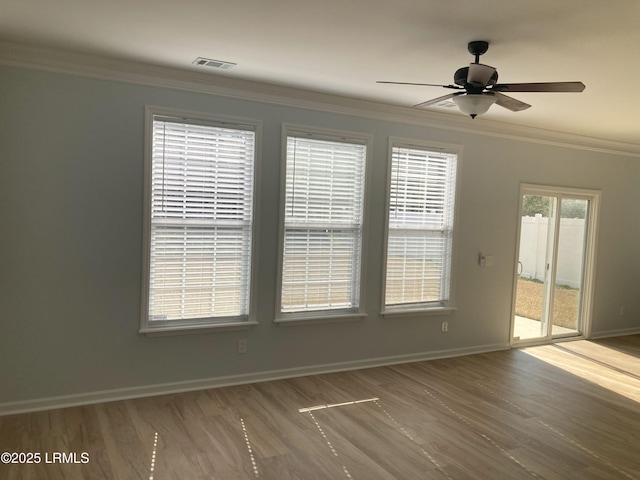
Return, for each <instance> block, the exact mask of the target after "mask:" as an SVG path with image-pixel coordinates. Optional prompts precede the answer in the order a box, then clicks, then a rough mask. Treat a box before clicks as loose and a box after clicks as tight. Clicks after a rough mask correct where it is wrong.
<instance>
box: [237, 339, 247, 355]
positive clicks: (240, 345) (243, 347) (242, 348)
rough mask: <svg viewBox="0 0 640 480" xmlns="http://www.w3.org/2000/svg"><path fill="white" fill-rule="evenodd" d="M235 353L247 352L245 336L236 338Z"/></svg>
mask: <svg viewBox="0 0 640 480" xmlns="http://www.w3.org/2000/svg"><path fill="white" fill-rule="evenodd" d="M237 353H247V340H246V339H245V338H243V339H240V340H238V348H237Z"/></svg>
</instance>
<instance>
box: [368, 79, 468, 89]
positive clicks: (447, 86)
mask: <svg viewBox="0 0 640 480" xmlns="http://www.w3.org/2000/svg"><path fill="white" fill-rule="evenodd" d="M376 83H387V84H391V85H418V86H420V87H442V88H454V89H456V90H462V87H458V86H456V85H439V84H435V83H410V82H383V81H381V80H378V81H377V82H376Z"/></svg>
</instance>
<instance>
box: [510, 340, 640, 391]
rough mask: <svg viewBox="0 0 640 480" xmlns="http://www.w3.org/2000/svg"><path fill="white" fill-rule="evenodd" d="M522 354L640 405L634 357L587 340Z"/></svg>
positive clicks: (639, 375)
mask: <svg viewBox="0 0 640 480" xmlns="http://www.w3.org/2000/svg"><path fill="white" fill-rule="evenodd" d="M521 351H522V352H524V353H526V354H527V355H531V356H532V357H535V358H537V359H538V360H541V361H543V362H545V363H548V364H550V365H553V366H554V367H558V368H560V369H562V370H564V371H565V372H568V373H571V374H572V375H576V376H578V377H580V378H582V379H584V380H587V381H589V382H591V383H594V384H596V385H599V386H601V387H603V388H606V389H608V390H610V391H612V392H615V393H617V394H619V395H622V396H624V397H626V398H628V399H630V400H633V401H635V402H639V403H640V371H638V370H640V368H639V367H638V363H640V362H639V361H638V358H637V357H634V356H633V355H629V354H626V353H623V352H620V351H618V350H614V349H611V348H607V347H604V346H602V345H597V344H595V343H592V342H589V341H586V340H579V341H576V342H567V343H562V344H555V345H543V346H536V347H529V348H523V349H522V350H521Z"/></svg>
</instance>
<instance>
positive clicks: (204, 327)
mask: <svg viewBox="0 0 640 480" xmlns="http://www.w3.org/2000/svg"><path fill="white" fill-rule="evenodd" d="M154 116H160V117H170V118H178V119H184V120H185V121H192V122H194V123H196V122H202V123H204V124H206V125H217V126H225V127H231V128H233V127H245V129H247V128H248V129H250V130H251V131H253V132H254V136H255V149H254V152H253V153H254V155H253V156H254V158H253V184H254V185H253V212H252V217H251V221H252V232H251V252H250V262H251V264H250V265H251V274H250V276H249V311H248V313H247V315H246V316H245V315H243V316H238V317H221V318H219V319H217V320H215V321H211V320H208V319H207V320H203V319H184V320H173V321H168V322H167V323H165V324H163V325H152V324H151V325H150V322H149V282H150V264H151V201H152V199H151V190H152V185H151V182H152V178H151V173H152V161H153V158H152V157H153V145H152V144H153V120H154ZM144 121H145V124H144V180H143V181H144V188H143V191H144V197H143V231H142V292H141V299H142V303H141V306H140V307H141V312H140V328H139V333H144V334H147V336H156V335H158V336H159V335H178V334H189V333H201V332H208V331H227V330H238V329H245V328H249V327H250V326H253V325H257V324H258V321H257V301H258V298H257V287H258V284H257V280H258V265H259V263H258V251H259V248H258V245H259V239H258V236H259V232H260V225H259V219H260V215H258V199H259V198H260V184H261V181H260V179H261V172H260V164H261V161H260V159H261V158H262V121H260V120H255V119H249V118H242V117H234V116H227V115H224V116H221V115H212V114H208V113H203V112H194V111H188V110H182V109H173V108H165V107H157V106H150V105H147V106H145V120H144Z"/></svg>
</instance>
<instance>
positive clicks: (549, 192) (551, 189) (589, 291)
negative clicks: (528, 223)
mask: <svg viewBox="0 0 640 480" xmlns="http://www.w3.org/2000/svg"><path fill="white" fill-rule="evenodd" d="M524 195H541V196H550V197H557V198H558V200H561V199H562V198H565V197H566V198H578V199H585V200H588V201H589V211H588V214H587V218H586V220H587V228H586V239H585V240H586V241H585V252H584V273H583V280H582V281H583V286H582V292H581V297H582V301H581V303H582V305H581V307H582V308H581V329H580V330H581V334H580V335H577V336H572V337H568V338H567V337H559V338H552V337H551V335H548V336H547V337H544V338H535V339H524V340H514V338H513V334H514V329H515V312H516V293H517V285H518V262H519V256H520V234H521V230H522V198H523V197H524ZM600 195H601V192H600V190H590V189H583V188H572V187H558V186H548V185H535V184H530V183H521V184H520V197H519V199H518V221H517V235H516V250H515V258H514V262H513V264H514V267H513V290H512V295H511V322H510V325H511V328H510V334H509V342H510V344H511V346H512V347H513V346H523V345H532V344H539V343H549V342H556V341H563V340H575V339H585V338H590V337H591V320H592V309H593V289H594V286H595V272H596V250H597V248H596V246H597V240H598V239H597V235H598V219H599V212H600ZM559 222H560V212H559V211H558V213H557V215H556V229H555V230H556V231H555V233H554V236H555V239H554V242H553V244H554V245H553V254H552V259H553V260H552V261H553V267H552V278H551V281H553V282H554V281H555V277H556V271H555V269H556V262H557V256H558V241H557V235H558V232H557V227H558V225H559ZM550 300H551V302H553V292H552V293H551V299H550ZM549 331H551V329H550V328H549Z"/></svg>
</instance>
